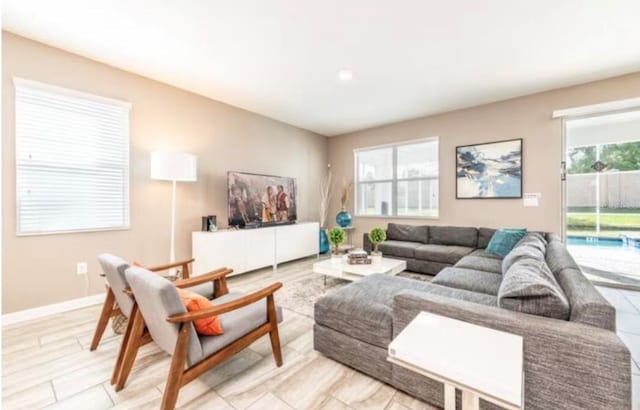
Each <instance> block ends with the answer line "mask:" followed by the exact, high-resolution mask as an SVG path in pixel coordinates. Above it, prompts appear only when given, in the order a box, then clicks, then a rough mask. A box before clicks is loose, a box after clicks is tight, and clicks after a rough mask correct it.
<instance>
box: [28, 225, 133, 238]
mask: <svg viewBox="0 0 640 410" xmlns="http://www.w3.org/2000/svg"><path fill="white" fill-rule="evenodd" d="M130 229H131V227H130V226H119V227H114V228H89V229H75V230H69V231H50V232H48V231H45V232H25V233H23V232H16V236H17V237H19V238H21V237H29V236H44V235H64V234H74V233H92V232H113V231H128V230H130Z"/></svg>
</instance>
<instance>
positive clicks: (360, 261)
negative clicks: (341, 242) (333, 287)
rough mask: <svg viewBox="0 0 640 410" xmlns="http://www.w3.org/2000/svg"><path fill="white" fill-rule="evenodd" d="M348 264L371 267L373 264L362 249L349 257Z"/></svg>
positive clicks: (352, 252) (354, 251)
mask: <svg viewBox="0 0 640 410" xmlns="http://www.w3.org/2000/svg"><path fill="white" fill-rule="evenodd" d="M347 262H348V263H349V265H369V264H371V258H369V255H368V254H367V252H365V251H363V250H362V249H356V250H353V251H351V252H349V254H348V255H347Z"/></svg>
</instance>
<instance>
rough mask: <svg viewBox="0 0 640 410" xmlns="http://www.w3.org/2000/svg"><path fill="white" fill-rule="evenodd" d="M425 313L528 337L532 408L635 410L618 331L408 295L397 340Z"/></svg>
mask: <svg viewBox="0 0 640 410" xmlns="http://www.w3.org/2000/svg"><path fill="white" fill-rule="evenodd" d="M421 311H426V312H430V313H434V314H438V315H442V316H447V317H450V318H453V319H458V320H463V321H465V322H469V323H473V324H476V325H480V326H485V327H489V328H493V329H496V330H501V331H504V332H509V333H513V334H517V335H520V336H522V337H523V343H524V372H525V408H527V409H552V408H557V409H559V408H562V409H576V410H577V409H587V408H588V409H594V410H596V409H602V410H605V409H631V356H630V353H629V349H628V348H627V347H626V346H625V345H624V343H623V342H622V341H621V340H620V338H619V337H618V336H617V335H616V334H615V333H614V332H611V331H608V330H604V329H600V328H597V327H593V326H589V325H584V324H580V323H574V322H567V321H561V320H556V319H549V318H544V317H539V316H533V315H528V314H524V313H519V312H514V311H510V310H506V309H501V308H498V307H497V306H486V305H480V304H477V303H472V302H467V301H463V300H457V299H453V298H448V297H443V296H439V295H434V294H430V293H427V292H419V291H410V290H407V291H403V292H401V293H400V294H398V295H396V296H395V297H394V301H393V333H394V336H396V335H397V334H398V333H400V331H401V330H402V329H404V328H405V327H406V326H407V325H408V324H409V322H410V321H411V320H413V318H415V317H416V315H417V314H418V313H419V312H421Z"/></svg>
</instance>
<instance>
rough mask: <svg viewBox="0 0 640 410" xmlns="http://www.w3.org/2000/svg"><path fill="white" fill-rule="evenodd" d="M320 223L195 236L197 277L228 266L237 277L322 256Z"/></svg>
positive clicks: (224, 231) (194, 248) (193, 240)
mask: <svg viewBox="0 0 640 410" xmlns="http://www.w3.org/2000/svg"><path fill="white" fill-rule="evenodd" d="M319 230H320V225H319V224H318V223H317V222H300V223H297V224H294V225H282V226H271V227H266V228H257V229H241V230H220V231H217V232H193V234H192V245H193V257H194V258H195V262H194V264H193V273H194V275H201V274H203V273H207V272H209V271H211V270H213V269H218V268H220V267H223V266H226V267H228V268H231V269H233V274H239V273H244V272H248V271H251V270H255V269H260V268H264V267H267V266H273V268H274V269H276V268H277V265H278V264H279V263H282V262H287V261H292V260H295V259H300V258H304V257H307V256H312V255H317V254H318V235H319Z"/></svg>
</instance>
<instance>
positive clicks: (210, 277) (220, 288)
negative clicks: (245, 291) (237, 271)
mask: <svg viewBox="0 0 640 410" xmlns="http://www.w3.org/2000/svg"><path fill="white" fill-rule="evenodd" d="M231 272H233V269H229V268H220V269H216V270H214V271H211V272H209V273H205V274H204V275H198V276H195V277H192V278H188V279H179V280H176V281H175V282H173V283H174V284H175V285H176V287H178V288H190V287H192V286H196V285H200V284H202V283H207V282H213V296H214V297H216V298H218V297H220V296H222V295H226V294H227V293H229V290H228V288H227V275H228V274H230V273H231Z"/></svg>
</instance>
